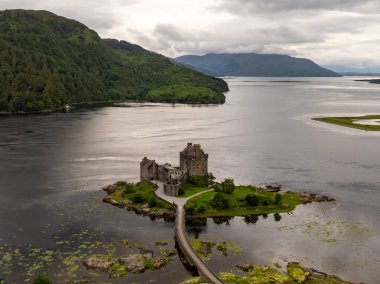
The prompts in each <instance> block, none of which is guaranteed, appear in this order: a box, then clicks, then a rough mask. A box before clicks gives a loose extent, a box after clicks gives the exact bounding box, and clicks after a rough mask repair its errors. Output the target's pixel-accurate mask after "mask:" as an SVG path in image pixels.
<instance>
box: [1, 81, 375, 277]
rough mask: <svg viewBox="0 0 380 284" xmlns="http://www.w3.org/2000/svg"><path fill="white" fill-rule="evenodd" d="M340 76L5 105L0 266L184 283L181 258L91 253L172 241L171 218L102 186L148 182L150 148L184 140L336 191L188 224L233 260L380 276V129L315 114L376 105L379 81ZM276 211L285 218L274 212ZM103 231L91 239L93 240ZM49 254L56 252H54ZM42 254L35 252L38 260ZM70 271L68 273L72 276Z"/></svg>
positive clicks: (249, 173)
mask: <svg viewBox="0 0 380 284" xmlns="http://www.w3.org/2000/svg"><path fill="white" fill-rule="evenodd" d="M354 79H356V78H353V77H343V78H297V79H296V80H295V79H294V78H227V79H226V80H227V81H228V83H229V86H230V92H229V93H227V94H226V97H227V99H226V103H225V104H224V105H218V106H188V105H169V104H149V103H148V104H132V103H131V104H128V103H126V104H123V105H122V106H121V107H102V108H96V109H79V110H74V111H70V112H68V113H53V114H48V115H28V116H6V117H0V196H1V198H0V279H5V283H21V281H22V282H23V281H25V280H26V279H30V278H31V277H32V276H33V275H35V274H37V273H40V272H44V273H46V274H48V275H50V276H51V278H52V279H53V280H54V281H55V282H54V283H65V282H64V281H66V280H67V281H69V280H70V279H71V280H75V279H89V280H91V279H93V280H96V281H105V282H111V283H126V282H127V283H132V282H138V283H178V282H180V281H182V280H186V279H188V278H190V277H191V274H190V272H188V271H187V270H186V269H185V268H184V266H183V265H182V263H181V262H180V260H179V258H178V257H174V259H173V261H172V262H171V263H170V264H169V265H167V266H166V267H165V268H164V269H163V270H161V271H147V272H145V273H144V274H141V275H128V276H126V277H125V278H120V279H109V278H108V275H107V274H105V273H101V272H100V273H96V275H94V273H93V272H92V271H88V270H86V269H85V268H84V267H83V265H82V264H81V260H82V258H83V257H84V256H85V255H86V254H91V253H93V254H94V253H102V250H107V249H109V250H111V249H110V246H108V245H107V244H111V245H112V250H113V253H114V252H115V251H116V252H117V253H119V254H123V253H128V251H127V250H126V249H125V248H124V247H121V245H120V242H119V241H120V240H122V239H128V240H129V241H130V242H133V243H138V244H139V245H140V246H144V247H145V248H147V249H153V250H155V249H156V248H155V246H154V243H155V242H156V241H160V240H166V241H167V242H168V248H169V249H173V248H174V242H173V227H174V224H173V223H167V222H165V221H163V220H155V221H152V220H150V219H149V218H147V217H141V216H138V215H136V214H135V213H133V212H129V211H127V210H123V209H119V208H116V207H113V206H111V205H108V204H104V203H102V202H101V200H102V198H103V196H104V195H105V194H104V192H103V191H102V190H101V188H102V187H103V186H105V185H107V184H110V183H113V182H115V181H118V180H129V181H138V179H139V162H140V160H141V159H142V158H143V157H144V156H148V157H151V158H154V159H155V160H157V161H160V162H169V163H172V164H177V163H178V159H179V151H180V150H182V148H184V147H185V146H186V143H187V142H193V143H200V144H201V145H202V147H203V148H204V149H205V151H206V152H207V153H208V154H209V170H210V171H211V172H213V174H214V175H215V176H216V177H217V178H218V179H222V178H225V177H232V178H234V180H235V183H237V184H265V183H271V182H277V183H280V184H282V185H283V186H284V188H285V189H290V190H294V191H312V192H316V193H320V194H323V195H328V196H330V197H333V198H335V199H336V200H337V202H333V203H324V204H310V205H302V206H299V207H298V208H297V209H296V210H295V211H294V212H292V213H290V214H281V220H279V218H274V216H273V214H269V215H268V216H259V217H252V218H243V217H235V218H232V219H230V220H213V219H208V220H207V225H202V226H200V225H198V226H196V225H192V226H188V227H187V230H188V233H189V234H190V235H192V236H196V237H199V238H200V239H202V240H215V241H223V240H230V241H232V242H234V243H235V244H236V245H238V246H239V247H241V249H242V251H241V253H240V254H238V255H235V254H234V253H231V255H230V256H228V257H226V256H224V255H222V254H221V253H219V252H215V253H214V254H213V256H212V258H211V260H210V261H209V265H210V266H211V267H212V268H213V269H214V270H215V271H230V270H233V269H235V267H234V266H235V265H236V264H238V263H239V262H240V261H242V260H245V261H248V262H251V263H254V264H257V265H272V264H273V263H275V262H277V263H278V264H280V265H282V266H283V267H284V265H285V266H286V262H287V261H300V262H301V263H302V264H304V265H305V266H307V267H313V268H316V269H318V270H321V271H324V272H327V273H331V274H335V275H337V276H340V277H342V278H344V279H345V280H349V281H353V282H361V281H363V282H365V283H378V279H380V269H379V268H380V221H379V216H380V136H379V135H378V134H377V133H370V132H365V131H359V130H351V129H345V128H342V127H339V126H332V125H325V124H323V123H320V122H314V121H312V120H311V119H310V118H311V117H318V116H324V115H326V116H327V115H345V114H349V115H356V114H357V115H361V114H379V113H380V92H379V91H380V85H375V84H369V83H366V82H356V81H354ZM275 219H276V220H275ZM94 243H96V244H98V245H97V246H91V244H94ZM49 255H50V257H49ZM37 258H38V261H36V259H37ZM63 279H64V280H63Z"/></svg>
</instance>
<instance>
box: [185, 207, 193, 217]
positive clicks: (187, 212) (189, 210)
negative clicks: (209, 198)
mask: <svg viewBox="0 0 380 284" xmlns="http://www.w3.org/2000/svg"><path fill="white" fill-rule="evenodd" d="M185 212H186V215H193V214H194V213H195V208H194V207H193V206H186V207H185Z"/></svg>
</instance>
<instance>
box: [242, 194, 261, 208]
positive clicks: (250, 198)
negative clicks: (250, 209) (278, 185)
mask: <svg viewBox="0 0 380 284" xmlns="http://www.w3.org/2000/svg"><path fill="white" fill-rule="evenodd" d="M245 201H246V202H247V203H248V205H249V206H258V205H259V204H260V199H259V197H258V196H257V195H255V194H247V195H246V196H245Z"/></svg>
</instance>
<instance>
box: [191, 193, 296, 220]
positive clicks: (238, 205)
mask: <svg viewBox="0 0 380 284" xmlns="http://www.w3.org/2000/svg"><path fill="white" fill-rule="evenodd" d="M217 194H219V195H220V196H222V197H223V198H224V199H225V200H227V202H226V204H227V205H226V207H225V208H217V207H216V206H215V202H214V198H215V196H216V195H217ZM247 195H250V196H256V198H255V199H256V200H257V204H252V203H251V204H249V203H248V202H247V200H246V197H247ZM276 195H278V194H277V193H273V192H267V191H266V190H264V189H262V188H258V187H254V186H237V187H236V188H235V189H234V191H233V192H232V193H231V194H226V193H220V192H215V191H212V192H206V193H204V194H201V195H199V196H196V197H194V198H193V199H190V200H189V201H188V203H187V205H186V208H187V216H188V217H219V216H223V217H229V216H231V217H232V216H244V215H256V214H269V213H281V212H290V211H292V210H294V208H295V207H296V206H297V205H299V204H301V203H302V202H301V196H300V195H299V194H297V193H292V192H285V193H282V194H280V195H281V197H280V198H281V200H280V201H277V202H276V200H275V199H276ZM253 203H254V202H253ZM189 208H192V209H191V210H189ZM189 211H190V212H189ZM189 213H190V214H189Z"/></svg>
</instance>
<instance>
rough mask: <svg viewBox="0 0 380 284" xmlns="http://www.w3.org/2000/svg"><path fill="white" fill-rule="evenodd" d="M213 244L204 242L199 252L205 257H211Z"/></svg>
mask: <svg viewBox="0 0 380 284" xmlns="http://www.w3.org/2000/svg"><path fill="white" fill-rule="evenodd" d="M212 246H213V244H212V243H211V242H202V245H201V247H200V248H199V249H198V251H197V252H199V253H201V254H203V255H209V254H210V253H211V252H212V251H211V248H212Z"/></svg>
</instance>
